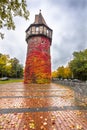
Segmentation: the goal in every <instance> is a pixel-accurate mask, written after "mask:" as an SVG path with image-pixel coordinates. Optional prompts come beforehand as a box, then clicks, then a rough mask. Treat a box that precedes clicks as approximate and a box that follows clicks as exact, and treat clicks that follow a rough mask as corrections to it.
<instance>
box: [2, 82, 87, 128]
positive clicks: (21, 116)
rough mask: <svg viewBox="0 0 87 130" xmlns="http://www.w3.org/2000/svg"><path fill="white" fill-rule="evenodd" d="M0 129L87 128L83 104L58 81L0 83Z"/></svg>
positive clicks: (86, 110) (86, 111)
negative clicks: (43, 83)
mask: <svg viewBox="0 0 87 130" xmlns="http://www.w3.org/2000/svg"><path fill="white" fill-rule="evenodd" d="M0 129H1V130H87V105H86V104H84V103H83V102H77V100H76V98H75V94H74V91H73V90H71V89H70V88H68V87H64V86H61V85H58V84H53V83H52V84H47V85H36V84H30V85H24V84H23V83H9V84H4V85H1V84H0Z"/></svg>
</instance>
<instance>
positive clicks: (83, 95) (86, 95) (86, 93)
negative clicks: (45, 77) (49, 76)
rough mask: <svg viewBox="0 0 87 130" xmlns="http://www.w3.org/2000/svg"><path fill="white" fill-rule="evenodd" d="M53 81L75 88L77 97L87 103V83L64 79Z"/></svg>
mask: <svg viewBox="0 0 87 130" xmlns="http://www.w3.org/2000/svg"><path fill="white" fill-rule="evenodd" d="M52 82H54V83H58V84H62V85H65V86H68V87H70V88H72V89H73V90H74V93H75V98H76V99H77V100H78V101H80V102H83V103H85V104H86V105H87V83H86V82H73V81H68V80H66V81H64V80H53V81H52Z"/></svg>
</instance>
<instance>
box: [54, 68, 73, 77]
mask: <svg viewBox="0 0 87 130" xmlns="http://www.w3.org/2000/svg"><path fill="white" fill-rule="evenodd" d="M71 77H72V72H71V70H70V68H69V66H67V67H64V66H60V67H58V69H57V70H56V71H54V72H52V78H64V79H66V78H67V79H69V78H71Z"/></svg>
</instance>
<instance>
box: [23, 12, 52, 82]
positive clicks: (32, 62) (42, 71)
mask: <svg viewBox="0 0 87 130" xmlns="http://www.w3.org/2000/svg"><path fill="white" fill-rule="evenodd" d="M26 41H27V45H28V47H27V57H26V66H25V74H24V83H49V82H50V81H51V57H50V46H51V41H52V29H50V28H49V27H48V25H47V24H46V22H45V20H44V18H43V16H42V14H41V10H40V13H39V15H35V21H34V23H33V24H31V25H30V26H29V27H28V29H27V30H26Z"/></svg>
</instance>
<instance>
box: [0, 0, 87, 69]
mask: <svg viewBox="0 0 87 130" xmlns="http://www.w3.org/2000/svg"><path fill="white" fill-rule="evenodd" d="M27 4H28V9H29V11H30V17H29V20H28V21H25V20H24V19H23V18H18V17H17V18H15V24H16V29H15V31H6V30H2V32H4V33H5V39H4V40H0V53H3V54H9V55H10V57H16V58H17V59H19V61H20V62H21V63H22V64H23V65H25V60H26V53H27V43H26V41H25V30H26V29H27V28H28V27H29V26H30V24H31V23H33V22H34V18H35V14H39V9H41V12H42V15H43V17H44V19H45V21H46V23H47V25H48V26H49V27H50V28H51V29H52V30H53V39H52V45H51V58H52V70H56V69H57V68H58V67H59V66H62V65H63V66H65V65H67V64H68V62H69V61H70V60H71V59H72V53H73V52H74V51H80V50H83V49H87V0H27Z"/></svg>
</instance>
